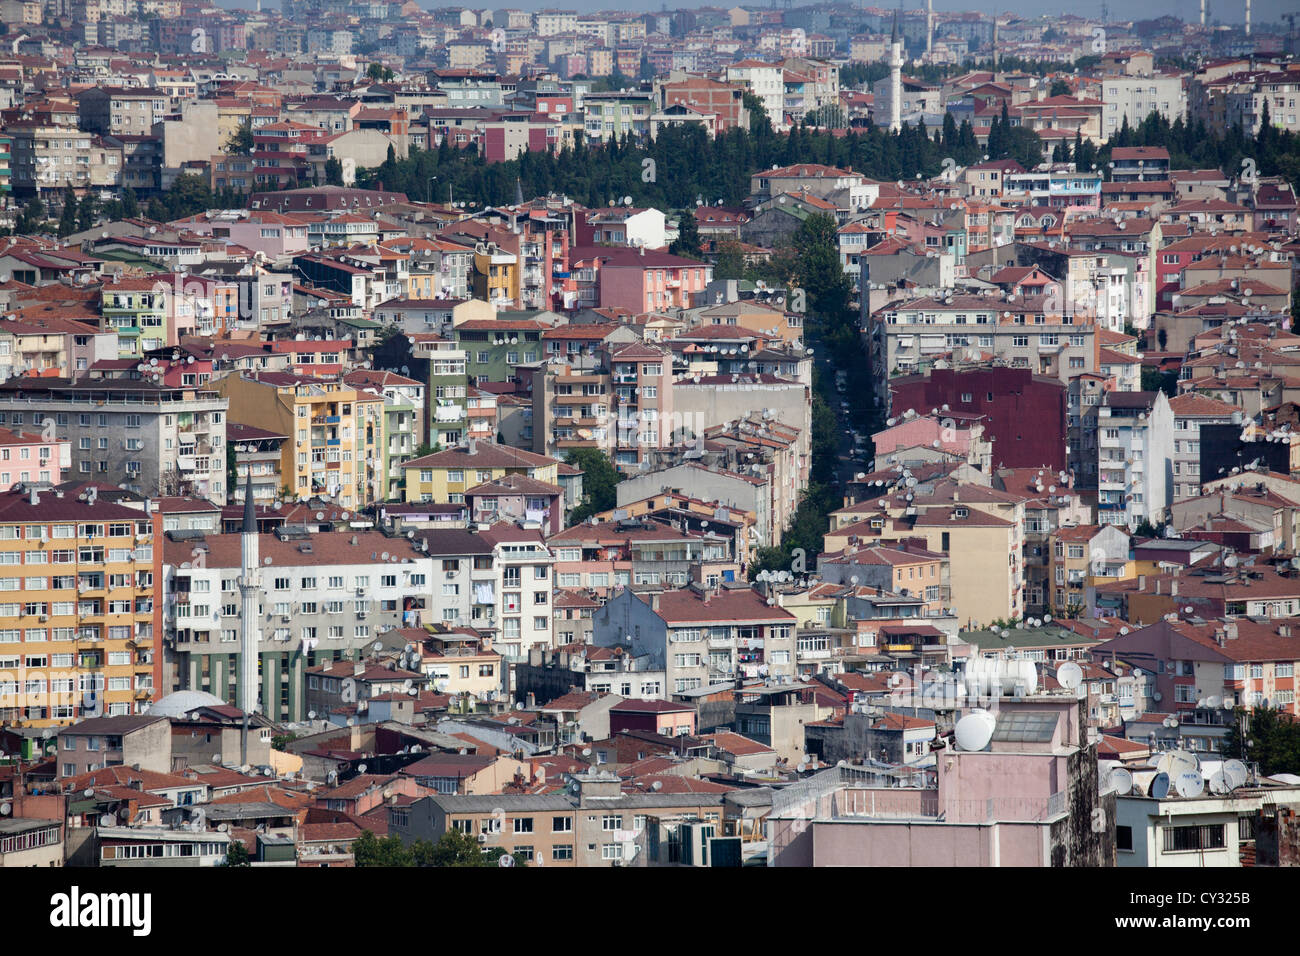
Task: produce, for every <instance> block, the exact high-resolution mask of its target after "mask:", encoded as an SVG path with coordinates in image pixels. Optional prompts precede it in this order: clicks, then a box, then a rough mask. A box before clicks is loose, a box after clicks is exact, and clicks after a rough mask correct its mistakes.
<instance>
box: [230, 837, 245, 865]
mask: <svg viewBox="0 0 1300 956" xmlns="http://www.w3.org/2000/svg"><path fill="white" fill-rule="evenodd" d="M248 865H249V863H248V847H246V846H244V841H243V840H231V841H230V846H229V848H228V849H227V850H226V866H248Z"/></svg>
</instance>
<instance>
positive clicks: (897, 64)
mask: <svg viewBox="0 0 1300 956" xmlns="http://www.w3.org/2000/svg"><path fill="white" fill-rule="evenodd" d="M902 128H903V41H902V40H900V39H899V38H898V11H897V10H895V11H894V32H893V34H892V35H891V36H890V38H889V129H890V132H893V133H897V132H898V131H899V130H900V129H902Z"/></svg>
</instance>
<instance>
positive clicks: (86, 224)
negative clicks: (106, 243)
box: [77, 192, 99, 232]
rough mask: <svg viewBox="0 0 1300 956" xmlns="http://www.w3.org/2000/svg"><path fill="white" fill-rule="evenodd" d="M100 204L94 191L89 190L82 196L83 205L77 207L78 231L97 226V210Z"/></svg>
mask: <svg viewBox="0 0 1300 956" xmlns="http://www.w3.org/2000/svg"><path fill="white" fill-rule="evenodd" d="M98 205H99V204H98V203H97V202H96V201H95V194H94V193H90V192H88V193H86V195H84V196H82V197H81V205H80V206H78V207H77V232H85V231H86V230H88V229H94V228H95V212H96V206H98Z"/></svg>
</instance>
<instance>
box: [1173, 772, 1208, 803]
mask: <svg viewBox="0 0 1300 956" xmlns="http://www.w3.org/2000/svg"><path fill="white" fill-rule="evenodd" d="M1174 789H1175V790H1176V791H1177V792H1178V795H1179V796H1180V797H1189V798H1190V797H1199V796H1200V795H1201V794H1202V793H1204V792H1205V778H1204V777H1202V776H1201V774H1200V772H1199V771H1196V770H1185V771H1183V772H1182V773H1180V774H1179V775H1178V776H1177V777H1176V778H1175V779H1174Z"/></svg>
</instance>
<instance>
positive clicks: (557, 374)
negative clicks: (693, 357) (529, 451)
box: [532, 342, 681, 472]
mask: <svg viewBox="0 0 1300 956" xmlns="http://www.w3.org/2000/svg"><path fill="white" fill-rule="evenodd" d="M589 354H590V356H591V358H590V361H586V362H582V363H579V362H577V361H576V360H574V361H572V362H571V361H570V360H569V359H566V358H556V359H553V360H552V361H550V362H548V363H546V364H545V365H543V366H540V367H539V368H537V369H536V370H535V371H534V372H533V373H532V374H533V403H532V404H533V408H532V413H533V414H532V421H533V450H534V451H535V452H538V453H541V454H549V455H557V456H558V455H563V454H564V453H565V452H567V451H569V450H571V449H575V448H597V449H600V450H601V451H603V452H605V454H607V455H608V456H609V457H610V459H611V460H613V462H614V465H615V467H616V468H618V469H619V470H620V471H623V472H637V471H641V470H643V469H645V468H647V467H648V466H649V465H650V463H651V458H652V455H653V453H654V452H655V451H657V450H659V449H662V448H667V447H670V445H671V442H672V436H673V434H674V432H675V431H677V430H678V428H679V426H680V424H681V423H680V422H677V421H676V419H675V417H674V413H673V379H672V364H673V363H672V354H671V353H670V352H668V351H667V350H662V349H658V348H655V347H653V346H649V345H641V344H640V343H628V344H615V343H613V342H601V343H599V344H598V345H596V346H595V347H594V350H593V351H592V352H590V353H589Z"/></svg>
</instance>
